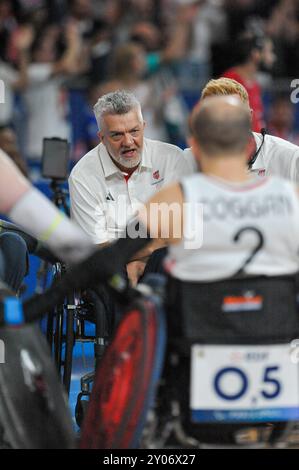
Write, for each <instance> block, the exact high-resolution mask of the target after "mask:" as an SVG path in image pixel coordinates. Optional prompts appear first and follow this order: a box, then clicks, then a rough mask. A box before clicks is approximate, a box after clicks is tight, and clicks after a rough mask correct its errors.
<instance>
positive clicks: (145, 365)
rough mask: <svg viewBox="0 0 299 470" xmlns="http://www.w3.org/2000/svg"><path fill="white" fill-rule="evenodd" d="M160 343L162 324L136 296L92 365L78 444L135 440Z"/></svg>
mask: <svg viewBox="0 0 299 470" xmlns="http://www.w3.org/2000/svg"><path fill="white" fill-rule="evenodd" d="M164 347H165V324H164V316H163V312H162V311H161V309H160V306H159V305H158V306H157V305H156V304H155V302H154V301H153V300H152V299H150V300H149V299H145V300H140V301H138V302H136V304H135V305H134V306H132V308H131V309H130V310H129V311H128V312H127V313H126V314H125V316H124V318H123V319H122V321H121V322H120V324H119V326H118V329H117V331H116V333H115V336H114V338H113V340H112V342H111V343H110V345H109V346H108V348H107V350H106V352H105V354H104V357H103V359H102V361H101V363H100V364H99V367H98V369H97V371H96V377H95V381H94V386H93V390H92V394H91V398H90V403H89V407H88V410H87V414H86V418H85V421H84V423H83V430H82V437H81V442H80V447H81V448H91V449H130V448H131V449H132V448H136V447H137V446H138V443H139V441H140V438H141V433H142V430H143V427H144V424H145V419H146V415H147V412H148V409H149V407H150V406H152V403H153V399H154V395H155V389H156V385H157V381H158V378H159V376H160V372H161V367H162V363H163V357H164Z"/></svg>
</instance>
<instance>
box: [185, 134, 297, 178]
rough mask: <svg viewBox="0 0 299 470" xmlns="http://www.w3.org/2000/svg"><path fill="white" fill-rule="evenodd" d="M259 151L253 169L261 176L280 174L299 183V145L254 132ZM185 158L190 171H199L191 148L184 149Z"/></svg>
mask: <svg viewBox="0 0 299 470" xmlns="http://www.w3.org/2000/svg"><path fill="white" fill-rule="evenodd" d="M253 137H254V140H255V143H256V148H257V151H258V150H259V148H260V146H261V149H260V151H259V153H258V155H257V158H256V160H255V162H254V164H253V166H252V169H251V171H252V172H253V173H255V174H257V175H259V176H280V177H282V178H286V179H288V180H290V181H294V182H296V183H299V147H298V146H297V145H294V144H292V143H291V142H288V141H287V140H284V139H280V138H279V137H275V136H273V135H269V134H266V135H265V140H264V142H263V144H262V139H263V137H262V135H261V134H259V133H257V132H253ZM184 158H185V161H186V164H187V166H188V168H189V171H190V172H193V173H194V172H196V171H198V166H197V163H196V160H195V157H194V155H193V153H192V149H191V148H187V149H185V150H184Z"/></svg>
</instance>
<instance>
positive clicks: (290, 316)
mask: <svg viewBox="0 0 299 470" xmlns="http://www.w3.org/2000/svg"><path fill="white" fill-rule="evenodd" d="M109 286H110V289H111V292H113V293H114V295H115V296H116V297H117V298H118V300H119V302H120V303H122V306H123V307H122V308H123V311H124V314H123V317H122V320H121V321H120V323H119V325H118V328H117V329H116V331H115V333H114V336H113V338H112V339H111V342H110V344H109V345H108V347H107V348H106V350H105V353H104V355H103V358H102V359H101V361H100V363H99V365H98V367H97V368H96V371H95V376H94V382H93V387H92V391H91V396H90V401H89V405H88V408H87V412H86V416H85V419H84V422H83V426H82V430H81V434H80V438H79V442H78V439H77V438H76V435H75V434H74V431H73V424H72V421H71V418H70V414H69V411H68V407H67V402H66V395H65V392H64V389H63V387H62V385H61V383H60V380H59V379H58V376H57V371H56V369H55V366H54V363H53V361H52V360H51V357H50V354H49V350H48V346H47V343H46V340H45V338H44V337H43V335H42V334H41V333H40V330H39V328H38V327H37V326H34V325H33V326H32V323H34V322H35V321H36V320H38V319H39V318H40V317H41V316H42V315H43V314H45V313H46V312H48V311H50V310H51V309H52V308H53V307H54V306H57V305H60V304H61V303H62V302H63V301H64V299H65V297H66V296H67V295H70V294H72V292H73V291H74V289H78V288H79V287H80V286H79V285H78V283H77V282H76V273H73V272H66V273H65V275H64V276H62V277H61V279H60V280H59V281H58V282H56V283H55V284H53V285H52V286H51V287H50V289H49V290H48V291H47V292H46V293H44V294H42V295H38V296H35V297H34V298H32V299H29V300H28V301H26V302H25V303H24V305H23V306H22V305H21V304H20V302H19V301H18V300H17V299H15V298H12V297H11V294H10V293H9V292H8V291H7V289H6V288H5V287H2V289H1V291H0V294H1V300H2V307H1V309H0V339H1V340H2V344H3V345H5V363H4V364H0V416H1V426H0V435H1V432H2V434H3V436H2V442H3V444H2V445H3V446H4V447H5V446H7V447H14V448H74V447H78V446H79V447H80V448H84V449H85V448H90V449H125V448H136V447H142V448H202V447H209V446H212V447H223V446H227V447H240V446H241V447H246V448H247V447H272V446H274V447H280V446H289V445H294V444H295V443H296V427H297V422H298V421H299V390H298V388H299V387H298V351H297V342H296V341H294V340H296V339H297V338H298V334H299V317H298V311H297V303H296V295H297V292H298V288H297V279H296V277H292V276H289V277H288V276H286V277H275V278H273V277H272V278H267V277H257V278H254V277H242V276H239V277H238V278H234V279H230V280H226V281H219V282H213V283H182V282H180V281H177V280H174V279H170V280H169V281H168V284H167V287H166V296H164V304H165V306H166V308H165V310H166V318H165V317H164V308H163V305H162V298H163V288H162V287H161V282H160V280H159V282H158V281H157V278H156V277H154V278H151V279H149V280H148V282H147V283H145V284H144V285H140V286H139V288H138V290H133V289H131V288H129V287H128V286H127V285H126V284H125V283H124V281H123V279H122V278H121V277H120V276H118V275H115V276H114V277H113V278H112V279H110V280H109ZM166 325H167V333H166Z"/></svg>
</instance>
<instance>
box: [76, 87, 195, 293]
mask: <svg viewBox="0 0 299 470" xmlns="http://www.w3.org/2000/svg"><path fill="white" fill-rule="evenodd" d="M94 111H95V115H96V119H97V122H98V126H99V133H98V135H99V138H100V140H101V143H100V144H99V145H98V146H97V147H95V148H94V149H92V150H91V151H90V152H89V153H88V154H86V155H85V156H84V157H83V158H82V159H81V160H80V161H79V162H78V163H77V165H76V166H75V167H74V169H73V171H72V173H71V175H70V179H69V186H70V196H71V213H72V217H73V218H74V219H75V221H76V222H77V223H78V225H80V227H81V228H82V229H83V230H84V231H85V232H86V233H87V234H88V235H89V236H90V237H91V238H92V239H93V241H94V243H96V244H103V243H107V242H111V241H112V240H114V239H115V238H117V237H118V234H119V233H121V232H122V230H123V229H124V227H125V226H126V222H127V220H128V218H130V217H131V216H132V215H133V214H134V213H135V212H136V209H137V207H138V205H139V204H140V203H144V202H146V201H147V200H148V199H149V198H150V197H152V196H153V195H154V194H155V193H156V192H157V191H159V190H160V189H161V188H162V187H163V186H165V185H166V184H168V183H171V182H174V181H177V180H178V179H179V178H181V177H182V176H184V175H186V174H187V172H188V169H187V166H186V164H185V162H184V158H183V152H182V150H180V149H179V148H178V147H176V146H174V145H171V144H167V143H164V142H159V141H154V140H150V139H146V138H144V127H145V122H144V121H143V118H142V111H141V108H140V104H139V102H138V101H137V99H136V98H135V96H134V95H133V94H131V93H128V92H126V91H124V90H119V91H116V92H113V93H108V94H106V95H104V96H102V97H101V98H100V99H99V100H98V102H97V103H96V105H95V107H94ZM148 254H150V252H149V253H148ZM145 265H146V260H144V259H139V260H134V261H132V262H131V263H129V264H128V265H127V272H128V275H129V278H130V279H131V281H132V283H133V284H135V283H136V282H137V281H138V278H139V277H140V276H141V275H142V273H143V270H144V267H145Z"/></svg>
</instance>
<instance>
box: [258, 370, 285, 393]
mask: <svg viewBox="0 0 299 470" xmlns="http://www.w3.org/2000/svg"><path fill="white" fill-rule="evenodd" d="M278 370H279V367H278V366H276V367H267V368H266V369H265V371H264V377H263V382H264V383H266V384H267V383H268V384H272V386H273V387H274V389H273V391H272V393H269V392H266V391H264V390H262V392H261V393H262V395H263V397H264V398H267V399H272V398H276V397H277V396H278V395H279V394H280V391H281V385H280V382H279V381H278V380H277V379H274V378H273V377H270V374H272V372H275V371H278Z"/></svg>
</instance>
